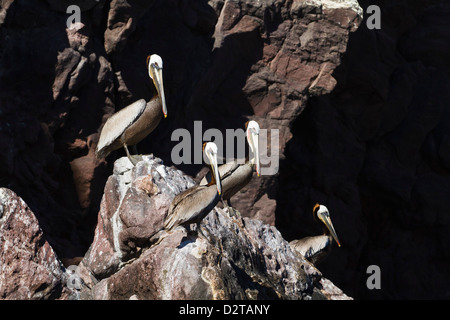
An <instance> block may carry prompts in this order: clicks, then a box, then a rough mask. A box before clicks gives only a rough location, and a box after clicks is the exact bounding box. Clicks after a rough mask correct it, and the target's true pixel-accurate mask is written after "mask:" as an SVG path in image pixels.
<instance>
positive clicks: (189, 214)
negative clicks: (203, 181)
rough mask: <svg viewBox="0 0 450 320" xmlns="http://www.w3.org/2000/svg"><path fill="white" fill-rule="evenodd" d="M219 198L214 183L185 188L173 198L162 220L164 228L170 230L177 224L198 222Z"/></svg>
mask: <svg viewBox="0 0 450 320" xmlns="http://www.w3.org/2000/svg"><path fill="white" fill-rule="evenodd" d="M219 200H220V195H219V194H218V193H217V188H216V186H215V184H212V185H209V186H195V187H192V188H190V189H187V190H186V191H184V192H182V193H180V194H178V195H176V196H175V198H174V199H173V201H172V203H171V205H170V207H169V211H168V213H167V217H166V221H165V222H164V229H165V230H172V229H173V228H175V227H176V226H179V225H188V224H191V223H197V224H199V223H200V221H201V220H202V219H203V218H204V217H206V215H207V214H208V213H209V212H210V211H211V210H212V209H213V208H214V207H215V206H216V204H217V203H218V202H219Z"/></svg>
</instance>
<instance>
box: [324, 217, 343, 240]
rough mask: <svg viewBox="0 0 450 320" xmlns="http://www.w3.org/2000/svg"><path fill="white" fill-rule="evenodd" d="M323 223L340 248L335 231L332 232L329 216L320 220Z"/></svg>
mask: <svg viewBox="0 0 450 320" xmlns="http://www.w3.org/2000/svg"><path fill="white" fill-rule="evenodd" d="M322 221H323V223H324V224H325V226H326V227H327V229H328V230H330V233H331V236H332V237H333V238H334V240H336V243H337V245H338V246H339V247H340V246H341V243H340V242H339V238H338V236H337V234H336V231H335V230H334V227H333V223H332V222H331V219H330V216H325V217H323V219H322Z"/></svg>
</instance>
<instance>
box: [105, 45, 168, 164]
mask: <svg viewBox="0 0 450 320" xmlns="http://www.w3.org/2000/svg"><path fill="white" fill-rule="evenodd" d="M147 68H148V73H149V76H150V78H151V79H152V80H153V84H154V85H155V87H156V92H155V95H154V96H153V98H152V99H151V100H150V101H149V102H148V103H147V102H146V101H145V100H144V99H140V100H138V101H136V102H134V103H132V104H130V105H129V106H127V107H125V108H123V109H121V110H119V111H118V112H116V113H115V114H113V115H112V116H111V117H110V118H109V119H108V120H107V121H106V123H105V125H104V126H103V129H102V131H101V133H100V138H99V141H98V144H97V150H96V156H97V158H105V157H106V156H108V154H109V153H110V152H111V151H114V150H117V149H119V148H121V147H123V148H124V149H125V152H126V153H127V157H128V159H130V161H131V163H133V164H136V163H137V159H136V158H134V157H132V156H131V155H130V152H129V151H128V147H127V145H136V144H137V143H138V142H140V141H141V140H142V139H144V138H145V137H146V136H147V135H148V134H150V133H151V132H152V131H153V130H155V128H156V126H157V125H158V124H159V121H160V120H161V118H162V117H163V115H164V117H167V107H166V99H165V96H164V85H163V77H162V68H163V62H162V59H161V57H160V56H158V55H156V54H153V55H151V56H148V57H147Z"/></svg>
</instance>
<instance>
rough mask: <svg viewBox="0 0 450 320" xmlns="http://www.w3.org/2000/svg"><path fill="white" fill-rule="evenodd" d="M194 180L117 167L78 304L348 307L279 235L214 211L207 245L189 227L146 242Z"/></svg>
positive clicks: (82, 273)
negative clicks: (282, 302)
mask: <svg viewBox="0 0 450 320" xmlns="http://www.w3.org/2000/svg"><path fill="white" fill-rule="evenodd" d="M192 185H193V180H192V178H190V177H189V176H186V175H184V174H183V173H182V172H181V171H179V170H177V169H174V168H168V167H166V166H164V165H163V164H162V163H161V160H160V159H158V158H154V157H145V160H144V161H141V162H139V163H138V164H137V165H136V167H134V168H133V167H132V165H131V163H130V161H129V160H128V158H126V157H124V158H121V159H119V160H117V161H116V163H115V167H114V173H113V175H111V176H110V178H109V179H108V182H107V183H106V187H105V195H104V197H103V200H102V205H101V210H100V213H99V218H98V225H97V229H96V232H95V238H94V241H93V243H92V245H91V247H90V249H89V250H88V252H87V253H86V255H85V257H84V259H83V260H82V261H81V263H80V264H79V265H78V267H77V268H76V274H77V275H78V276H79V279H81V281H80V283H82V284H83V285H82V286H81V290H80V298H81V299H130V298H131V297H133V299H139V300H142V299H165V300H167V299H177V300H179V299H215V300H217V299H312V298H314V299H349V297H348V296H346V295H345V294H344V293H343V292H342V291H341V290H340V289H339V288H337V287H335V286H334V285H333V284H332V283H331V282H329V280H327V279H325V278H322V274H321V273H320V272H319V271H318V270H317V269H316V268H315V267H314V266H312V265H311V264H309V263H308V262H307V261H306V260H304V259H303V258H302V257H298V256H296V255H295V254H294V253H293V251H292V250H291V249H290V246H289V244H288V243H287V242H286V241H285V240H284V239H283V237H282V235H281V234H280V233H279V232H278V230H277V229H276V228H275V227H273V226H269V225H267V224H264V223H263V222H262V221H260V220H257V219H252V218H241V217H233V218H231V217H230V216H229V213H228V212H227V211H226V210H222V209H220V208H218V207H216V208H215V209H214V210H212V211H211V212H210V213H209V215H208V216H207V217H206V218H205V219H204V220H203V221H202V223H201V228H202V229H203V234H205V236H206V238H203V237H198V236H197V235H195V234H188V233H187V230H186V229H185V228H184V227H179V228H176V229H175V230H173V231H172V232H170V233H163V234H162V236H161V238H160V242H157V243H154V244H150V243H149V241H148V239H149V238H151V237H152V235H154V234H156V233H157V232H158V231H159V230H160V229H161V227H162V225H163V220H164V217H165V215H166V213H167V210H168V208H169V205H170V203H171V201H172V199H173V198H174V197H175V195H176V194H178V193H180V192H182V191H183V190H185V189H187V188H189V187H191V186H192Z"/></svg>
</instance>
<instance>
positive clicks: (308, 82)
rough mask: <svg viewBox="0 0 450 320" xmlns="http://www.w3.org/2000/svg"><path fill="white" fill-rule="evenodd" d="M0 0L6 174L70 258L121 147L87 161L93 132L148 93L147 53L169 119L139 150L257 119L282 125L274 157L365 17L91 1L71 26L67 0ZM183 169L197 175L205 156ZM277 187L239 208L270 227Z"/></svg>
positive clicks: (263, 5)
mask: <svg viewBox="0 0 450 320" xmlns="http://www.w3.org/2000/svg"><path fill="white" fill-rule="evenodd" d="M0 3H1V6H0V17H1V19H0V25H1V29H0V30H1V31H0V41H1V43H2V46H1V49H0V57H1V59H0V68H1V69H2V73H1V76H0V89H1V90H0V103H1V105H2V108H1V111H0V112H1V119H2V126H1V130H0V141H1V143H0V148H1V150H0V151H1V154H2V157H1V158H0V161H1V162H0V164H1V165H0V168H1V169H0V177H1V183H2V185H4V186H7V187H9V188H10V189H12V190H14V191H16V192H17V193H18V194H20V195H21V196H22V197H23V198H24V199H25V200H26V201H27V203H28V204H29V205H30V206H31V207H32V209H33V211H34V212H35V213H36V215H37V217H38V219H39V220H40V223H41V226H42V228H43V229H44V230H45V231H46V232H47V235H48V239H49V241H50V243H51V244H52V246H53V247H54V248H55V250H56V251H57V252H58V253H59V254H60V255H61V256H63V257H68V258H70V257H74V256H81V255H83V254H84V252H85V251H86V249H87V248H88V247H89V245H90V243H91V241H92V236H93V230H94V226H95V222H96V216H97V213H98V209H99V206H100V200H101V196H102V193H101V191H102V190H103V186H104V184H105V182H106V179H107V177H108V175H109V172H110V170H111V169H112V164H113V162H114V160H115V159H117V158H118V155H121V154H123V151H122V150H119V151H118V152H116V153H113V154H112V155H111V156H110V157H109V158H108V159H107V160H106V161H99V160H97V159H95V157H94V153H93V150H94V149H95V145H96V141H97V139H98V135H97V132H98V131H99V129H100V128H101V125H102V123H103V122H104V121H105V120H106V118H107V117H108V116H109V115H111V114H112V113H113V112H114V111H115V110H118V109H120V108H122V107H124V106H126V105H128V104H129V103H131V102H133V101H135V100H137V99H140V98H145V99H147V100H148V99H149V98H150V97H151V96H152V95H153V93H154V92H153V90H154V89H153V87H152V84H151V81H150V79H149V77H148V74H147V70H146V68H145V59H146V56H147V55H148V54H150V53H158V54H160V55H161V56H162V57H163V58H164V78H165V79H164V83H165V85H166V97H167V103H168V109H169V118H168V119H167V120H164V121H162V122H161V124H160V125H159V126H158V128H157V129H156V130H155V132H153V133H152V135H151V137H149V138H148V139H146V140H145V141H143V142H142V143H140V144H139V151H140V152H143V153H151V152H154V153H156V154H158V155H159V156H160V157H161V158H162V159H163V160H164V161H165V163H171V150H172V148H173V147H174V145H175V144H177V143H178V142H177V141H170V136H171V133H172V131H173V130H174V129H176V128H187V129H188V130H190V132H191V133H192V132H193V120H202V121H203V131H205V130H207V129H208V128H218V129H220V130H224V129H225V128H233V129H236V128H242V127H243V124H244V123H245V121H247V119H248V117H253V118H255V119H257V120H258V121H259V122H260V125H261V127H263V128H267V129H279V130H280V149H281V150H280V151H281V156H282V157H283V149H284V145H285V143H286V142H287V141H288V140H289V139H290V138H291V133H290V124H291V123H292V121H293V120H294V119H295V118H296V117H297V116H298V115H299V114H300V112H301V111H302V110H303V108H304V107H305V102H306V101H307V98H308V96H309V94H310V93H311V94H324V93H327V92H330V91H331V90H332V88H333V87H334V86H335V80H334V78H333V77H332V75H331V73H332V71H333V70H334V69H335V68H336V67H337V66H338V65H339V63H340V57H341V55H342V54H343V53H344V52H345V48H346V43H347V40H348V34H349V31H354V30H355V29H356V28H357V26H358V24H359V21H360V20H361V15H362V14H361V10H360V8H359V7H358V5H357V3H356V1H350V0H349V1H345V2H342V3H340V4H339V5H338V6H337V7H336V6H334V7H333V6H331V7H330V3H332V2H331V1H325V2H324V3H323V4H322V2H320V1H306V2H305V1H289V0H286V1H246V2H244V3H240V2H239V1H220V0H217V1H210V2H206V1H204V0H197V1H182V0H171V1H161V0H159V1H136V0H127V1H104V0H102V1H93V0H92V1H87V0H86V1H82V2H80V3H79V4H78V5H79V6H80V9H81V21H79V22H76V23H73V24H72V25H71V26H70V27H69V28H66V21H67V19H69V18H70V14H67V13H66V11H65V9H64V8H65V7H66V6H67V5H68V2H58V1H44V0H39V1H20V2H19V1H6V0H3V1H1V2H0ZM168 26H170V27H168ZM24 29H26V30H27V32H23V30H24ZM174 34H176V35H177V36H176V37H174V36H173V35H174ZM331 35H332V36H331ZM168 39H170V44H169V42H168ZM180 52H182V53H183V54H182V55H180ZM11 79H15V81H11ZM31 83H32V84H33V85H30V84H31ZM179 167H180V169H182V170H184V171H185V172H188V173H189V174H191V175H195V174H196V173H197V172H198V171H199V170H200V169H201V168H202V165H201V164H196V165H193V164H184V165H183V164H182V165H180V166H179ZM30 182H31V183H30ZM276 186H277V180H276V178H275V177H274V176H271V177H264V178H262V179H259V180H256V181H255V182H252V183H251V184H250V185H249V186H248V188H246V189H244V190H243V191H242V193H241V194H239V195H237V196H236V199H235V200H234V202H235V205H236V207H237V208H238V209H240V210H241V211H242V212H247V213H246V214H247V215H248V216H254V217H258V218H260V219H262V220H263V221H265V222H267V223H270V224H272V225H273V224H274V223H275V215H274V213H275V208H276V200H275V198H274V197H275V195H276V193H275V191H276Z"/></svg>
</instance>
